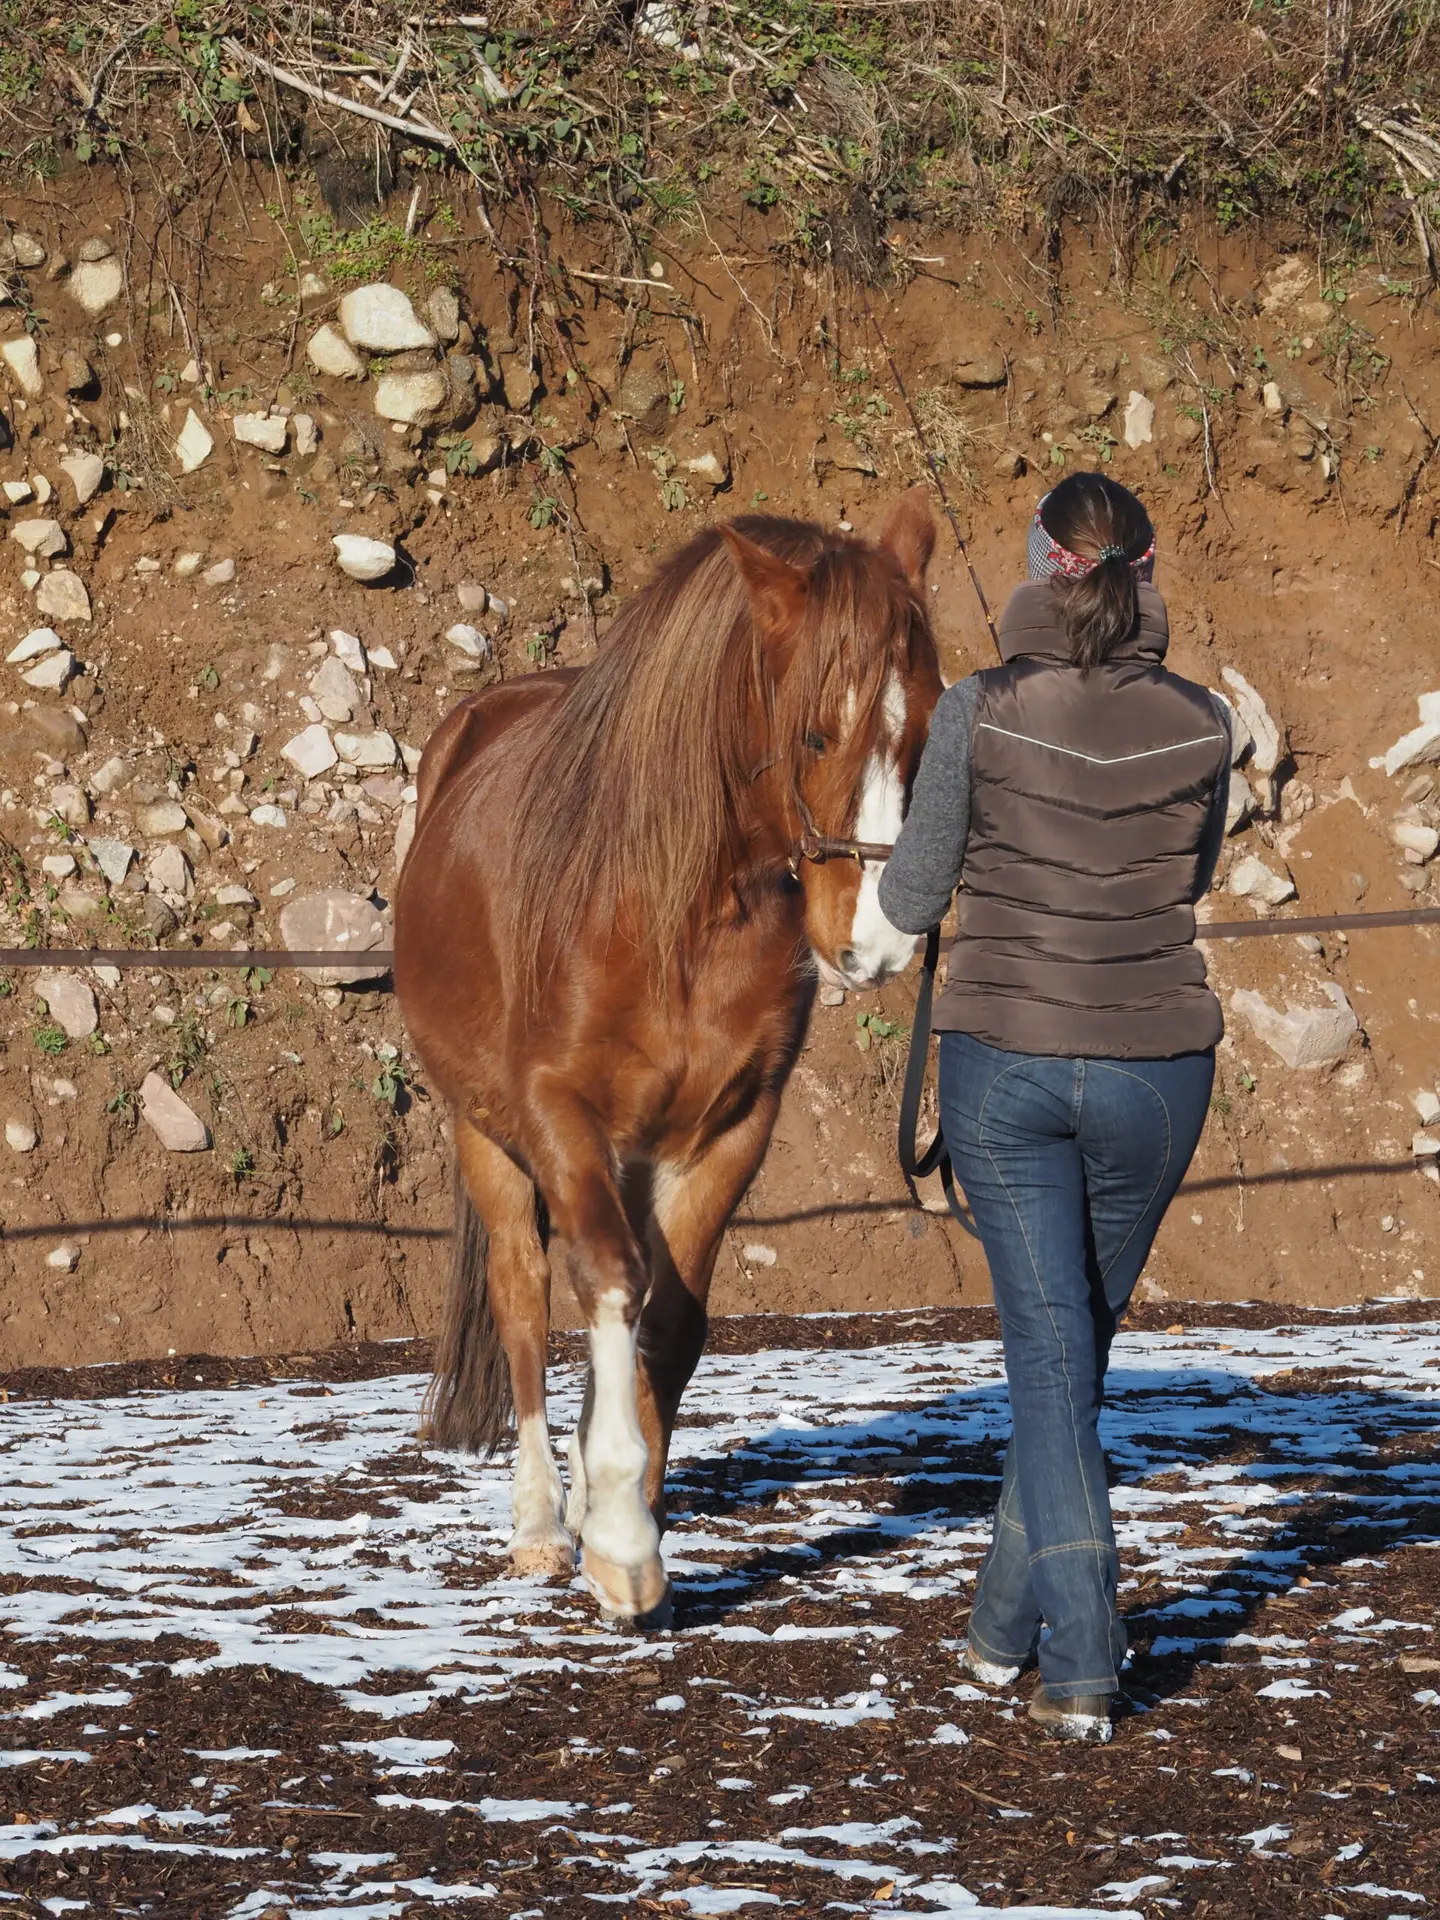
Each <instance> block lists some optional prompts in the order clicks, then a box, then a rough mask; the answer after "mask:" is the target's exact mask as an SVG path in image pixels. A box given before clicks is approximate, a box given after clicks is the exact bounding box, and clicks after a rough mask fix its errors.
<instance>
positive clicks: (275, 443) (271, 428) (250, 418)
mask: <svg viewBox="0 0 1440 1920" xmlns="http://www.w3.org/2000/svg"><path fill="white" fill-rule="evenodd" d="M230 430H231V432H232V433H233V434H234V435H235V438H236V439H237V440H238V441H239V442H240V444H241V445H242V446H246V447H259V448H260V450H261V451H262V452H263V453H284V451H285V443H286V442H287V441H288V440H289V438H290V422H289V421H288V420H282V419H279V418H278V417H277V416H276V415H274V414H270V413H237V414H236V415H235V417H234V418H233V419H232V420H231V422H230Z"/></svg>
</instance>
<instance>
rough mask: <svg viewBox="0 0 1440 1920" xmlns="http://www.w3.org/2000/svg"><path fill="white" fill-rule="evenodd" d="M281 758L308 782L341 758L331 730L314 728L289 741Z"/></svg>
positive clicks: (282, 749) (283, 748)
mask: <svg viewBox="0 0 1440 1920" xmlns="http://www.w3.org/2000/svg"><path fill="white" fill-rule="evenodd" d="M280 757H281V759H282V760H288V761H289V762H290V764H291V766H292V767H294V769H295V771H296V772H297V773H300V774H303V775H304V777H305V778H306V779H307V780H314V779H316V778H317V777H318V776H319V775H320V774H322V773H326V772H328V771H329V769H330V768H331V767H333V766H334V765H335V762H336V761H337V760H338V759H339V757H340V756H339V755H338V754H337V753H336V751H335V743H334V742H333V741H332V740H331V738H330V731H329V729H328V728H327V727H322V726H313V727H306V728H304V729H303V731H302V732H300V733H297V734H296V735H295V737H294V739H293V740H287V741H286V742H285V744H284V746H283V747H282V748H281V749H280ZM251 817H252V818H253V817H254V816H253V815H252V816H251Z"/></svg>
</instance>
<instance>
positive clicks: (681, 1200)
mask: <svg viewBox="0 0 1440 1920" xmlns="http://www.w3.org/2000/svg"><path fill="white" fill-rule="evenodd" d="M779 1105H780V1102H779V1097H778V1095H776V1094H773V1093H765V1094H763V1095H762V1096H761V1097H760V1098H759V1099H758V1100H757V1101H756V1103H755V1105H754V1106H753V1107H752V1108H751V1109H750V1111H749V1113H747V1114H746V1115H745V1117H744V1119H743V1120H740V1121H738V1122H737V1123H736V1124H735V1125H734V1126H732V1127H730V1128H728V1129H727V1130H726V1132H724V1133H723V1134H721V1136H720V1137H719V1139H718V1140H715V1141H712V1142H711V1143H710V1144H709V1145H708V1146H707V1147H706V1148H705V1149H704V1150H703V1151H702V1152H701V1153H699V1154H697V1155H695V1156H694V1157H693V1158H691V1159H690V1160H688V1161H686V1162H684V1163H676V1162H670V1161H664V1160H662V1161H659V1162H657V1164H656V1167H655V1176H654V1187H653V1201H652V1213H651V1218H650V1272H651V1280H650V1295H649V1298H648V1299H647V1301H646V1303H645V1309H644V1312H643V1314H642V1315H641V1320H640V1371H639V1383H638V1384H639V1400H640V1425H641V1430H642V1431H643V1433H644V1435H645V1441H646V1450H647V1452H648V1454H649V1464H648V1467H647V1470H646V1476H645V1498H646V1501H647V1502H648V1504H649V1507H650V1510H651V1512H652V1513H653V1514H654V1516H655V1520H656V1523H657V1525H658V1526H660V1527H661V1528H663V1527H664V1525H665V1468H666V1463H667V1461H668V1460H669V1457H670V1439H671V1435H672V1434H673V1433H674V1431H675V1416H676V1414H677V1412H678V1411H679V1407H680V1396H681V1394H683V1393H684V1391H685V1389H686V1387H687V1386H688V1385H689V1383H690V1376H691V1375H692V1374H693V1373H694V1371H695V1368H696V1366H697V1364H698V1363H699V1359H700V1355H701V1353H702V1352H703V1351H704V1347H705V1335H706V1332H707V1329H708V1327H709V1319H708V1316H707V1314H706V1310H705V1309H706V1301H707V1300H708V1298H709V1294H710V1281H711V1278H712V1276H713V1274H714V1271H715V1256H716V1255H717V1253H718V1252H719V1250H720V1242H721V1239H722V1238H723V1236H724V1232H725V1228H726V1226H727V1225H728V1224H729V1221H730V1217H731V1215H732V1214H733V1213H734V1211H735V1209H736V1207H737V1206H738V1205H739V1204H740V1200H741V1198H742V1196H743V1195H744V1192H745V1189H746V1188H747V1187H748V1186H749V1184H750V1182H751V1181H752V1180H753V1179H754V1177H755V1174H756V1172H757V1170H758V1168H759V1166H760V1162H761V1161H762V1160H763V1159H764V1157H765V1149H766V1147H767V1146H768V1145H769V1144H770V1134H771V1131H772V1130H773V1128H774V1125H775V1115H776V1113H777V1111H778V1109H779Z"/></svg>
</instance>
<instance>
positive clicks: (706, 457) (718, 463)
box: [684, 453, 730, 493]
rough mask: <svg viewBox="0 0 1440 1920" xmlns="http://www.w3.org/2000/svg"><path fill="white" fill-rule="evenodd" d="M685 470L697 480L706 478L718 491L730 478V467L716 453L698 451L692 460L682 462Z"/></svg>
mask: <svg viewBox="0 0 1440 1920" xmlns="http://www.w3.org/2000/svg"><path fill="white" fill-rule="evenodd" d="M684 465H685V471H686V472H687V473H693V474H694V475H695V477H696V479H697V480H708V481H709V483H710V485H711V486H712V487H713V488H714V489H715V491H716V492H717V493H718V492H719V491H720V489H721V487H723V486H724V485H725V484H726V483H727V482H728V480H729V478H730V469H729V468H728V467H727V466H726V464H725V462H724V461H723V460H722V459H721V458H720V456H719V454H718V453H699V454H696V456H695V458H694V459H693V460H687V461H685V463H684Z"/></svg>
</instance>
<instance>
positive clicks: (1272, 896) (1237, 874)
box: [1225, 853, 1295, 907]
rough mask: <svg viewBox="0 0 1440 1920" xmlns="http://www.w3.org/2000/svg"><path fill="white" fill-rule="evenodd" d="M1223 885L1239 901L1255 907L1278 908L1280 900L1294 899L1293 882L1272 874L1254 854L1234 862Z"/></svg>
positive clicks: (1286, 876) (1287, 877) (1282, 875)
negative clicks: (1248, 902)
mask: <svg viewBox="0 0 1440 1920" xmlns="http://www.w3.org/2000/svg"><path fill="white" fill-rule="evenodd" d="M1225 885H1226V888H1227V889H1228V891H1229V892H1231V893H1233V894H1235V895H1236V896H1237V897H1238V898H1239V899H1242V900H1249V901H1250V902H1251V904H1252V905H1256V906H1266V907H1278V906H1279V905H1280V903H1281V901H1282V900H1293V899H1294V898H1295V882H1294V881H1293V880H1292V879H1291V878H1290V876H1289V875H1288V874H1279V873H1276V872H1274V871H1273V870H1272V869H1271V868H1270V867H1267V866H1266V864H1265V862H1264V861H1263V860H1262V859H1261V858H1260V856H1259V855H1258V854H1254V853H1250V854H1247V855H1246V856H1245V858H1244V859H1243V860H1237V861H1236V863H1235V865H1234V866H1233V867H1232V868H1231V869H1230V872H1229V875H1228V877H1227V879H1226V881H1225Z"/></svg>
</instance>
